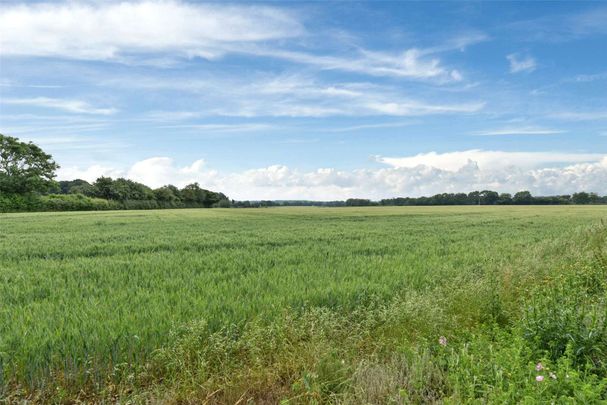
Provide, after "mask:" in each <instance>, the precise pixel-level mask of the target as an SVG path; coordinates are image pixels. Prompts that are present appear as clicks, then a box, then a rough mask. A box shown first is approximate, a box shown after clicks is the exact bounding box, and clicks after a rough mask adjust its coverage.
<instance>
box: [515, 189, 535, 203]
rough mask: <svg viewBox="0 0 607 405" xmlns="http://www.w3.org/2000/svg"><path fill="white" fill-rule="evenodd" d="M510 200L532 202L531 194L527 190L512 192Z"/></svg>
mask: <svg viewBox="0 0 607 405" xmlns="http://www.w3.org/2000/svg"><path fill="white" fill-rule="evenodd" d="M512 201H513V202H514V203H515V204H531V203H533V196H532V195H531V193H530V192H529V191H519V192H518V193H516V194H514V197H513V198H512Z"/></svg>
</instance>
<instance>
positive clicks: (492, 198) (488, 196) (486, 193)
mask: <svg viewBox="0 0 607 405" xmlns="http://www.w3.org/2000/svg"><path fill="white" fill-rule="evenodd" d="M480 195H481V199H482V202H483V204H486V205H493V204H495V203H497V201H498V200H499V194H498V193H497V192H495V191H491V190H483V191H481V194H480Z"/></svg>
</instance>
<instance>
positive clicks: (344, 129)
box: [326, 121, 416, 132]
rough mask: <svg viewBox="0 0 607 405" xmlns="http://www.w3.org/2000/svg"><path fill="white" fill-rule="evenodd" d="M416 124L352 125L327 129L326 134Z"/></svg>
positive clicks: (410, 122) (409, 122)
mask: <svg viewBox="0 0 607 405" xmlns="http://www.w3.org/2000/svg"><path fill="white" fill-rule="evenodd" d="M413 124H416V122H413V121H406V122H384V123H379V124H363V125H352V126H348V127H341V128H330V129H327V130H326V131H327V132H354V131H364V130H366V129H383V128H403V127H406V126H409V125H413Z"/></svg>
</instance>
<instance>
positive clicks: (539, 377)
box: [535, 375, 544, 382]
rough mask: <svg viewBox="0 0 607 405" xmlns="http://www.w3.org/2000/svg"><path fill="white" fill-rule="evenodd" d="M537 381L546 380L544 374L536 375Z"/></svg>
mask: <svg viewBox="0 0 607 405" xmlns="http://www.w3.org/2000/svg"><path fill="white" fill-rule="evenodd" d="M535 381H537V382H542V381H544V376H543V375H538V376H537V377H535Z"/></svg>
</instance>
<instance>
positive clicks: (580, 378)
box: [0, 207, 607, 403]
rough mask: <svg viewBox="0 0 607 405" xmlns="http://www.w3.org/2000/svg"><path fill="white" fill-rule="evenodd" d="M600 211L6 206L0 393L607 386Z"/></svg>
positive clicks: (238, 393) (513, 398) (570, 394)
mask: <svg viewBox="0 0 607 405" xmlns="http://www.w3.org/2000/svg"><path fill="white" fill-rule="evenodd" d="M605 214H606V212H605V211H604V210H603V209H601V207H551V208H531V207H520V208H511V207H499V208H488V207H481V208H475V207H466V208H419V209H418V208H405V209H402V208H367V209H341V210H340V209H337V210H332V209H313V208H308V209H274V210H263V211H255V212H241V211H227V210H226V211H223V210H213V211H195V210H192V211H189V210H180V211H178V212H175V211H162V212H157V211H152V212H138V213H128V212H121V213H106V212H104V213H95V214H92V213H91V214H89V213H80V214H59V215H48V214H27V215H23V214H21V215H4V216H1V217H0V227H1V230H2V232H1V233H0V259H1V261H0V263H1V264H0V265H1V266H2V269H1V271H0V277H2V283H0V285H1V287H0V288H1V289H2V291H0V292H1V294H0V300H2V301H1V304H2V307H1V309H0V311H2V312H0V314H1V318H0V319H1V321H2V322H1V324H0V325H1V326H0V329H1V330H0V336H1V339H2V340H0V352H1V353H2V354H1V355H0V357H1V358H2V364H3V368H4V371H3V373H2V374H3V378H4V385H5V386H4V392H5V396H6V397H7V398H12V399H16V398H32V399H36V400H38V401H41V402H47V401H59V402H60V401H70V400H74V399H77V398H80V399H83V400H103V399H105V400H117V399H118V398H122V399H129V400H132V401H134V402H144V401H164V402H180V401H185V402H188V401H191V402H203V401H206V402H207V403H234V402H237V401H239V400H240V401H241V403H242V402H246V401H248V400H254V401H255V402H256V403H277V402H280V401H283V402H284V401H286V402H288V403H314V402H316V403H328V402H331V403H389V402H393V403H420V402H438V401H452V402H454V403H460V402H466V401H471V400H482V401H490V402H493V401H495V402H519V401H524V400H526V398H527V399H528V398H535V399H547V400H548V399H559V398H560V399H563V398H565V399H566V398H577V400H580V401H581V400H588V401H594V400H599V399H606V391H605V385H606V383H605V378H606V373H605V364H604V361H603V359H604V358H605V357H604V348H605V347H606V346H607V345H606V343H607V340H606V335H605V308H606V307H605V276H606V275H607V274H606V273H605V266H604V265H603V264H601V263H603V262H604V257H605V256H604V255H605V249H604V246H605V235H607V232H606V231H605V227H604V225H601V224H600V223H599V224H598V225H596V226H595V227H594V228H589V224H590V223H593V222H597V221H598V219H599V218H601V217H604V216H605ZM560 332H562V333H560ZM440 336H444V337H445V338H446V340H447V344H446V346H443V345H441V344H439V343H438V339H439V337H440ZM538 362H541V363H542V370H540V371H536V370H535V367H536V366H537V363H538ZM548 369H549V370H548ZM540 372H541V373H542V374H539V373H540ZM549 373H553V374H554V375H555V376H556V378H557V379H556V380H555V379H553V378H552V377H551V374H549ZM539 375H541V376H543V377H545V379H544V380H543V381H542V382H541V383H540V382H538V381H536V379H535V378H536V377H537V376H539ZM556 381H558V384H557V383H556Z"/></svg>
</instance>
